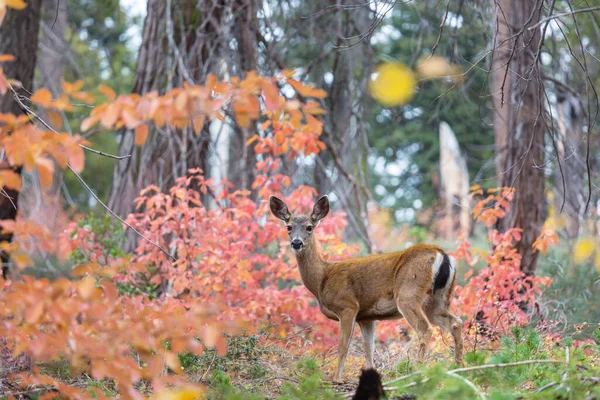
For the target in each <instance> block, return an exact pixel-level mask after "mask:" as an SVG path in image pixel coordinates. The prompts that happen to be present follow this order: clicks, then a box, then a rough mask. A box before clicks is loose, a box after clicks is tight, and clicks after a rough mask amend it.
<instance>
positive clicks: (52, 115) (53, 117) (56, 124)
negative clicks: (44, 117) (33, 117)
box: [48, 111, 62, 129]
mask: <svg viewBox="0 0 600 400" xmlns="http://www.w3.org/2000/svg"><path fill="white" fill-rule="evenodd" d="M48 118H49V119H50V125H52V127H53V128H55V129H60V127H61V126H62V116H61V115H60V114H59V113H57V112H56V111H49V112H48Z"/></svg>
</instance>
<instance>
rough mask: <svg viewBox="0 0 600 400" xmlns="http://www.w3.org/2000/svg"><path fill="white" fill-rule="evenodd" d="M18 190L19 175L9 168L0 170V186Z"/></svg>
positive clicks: (19, 185) (19, 188)
mask: <svg viewBox="0 0 600 400" xmlns="http://www.w3.org/2000/svg"><path fill="white" fill-rule="evenodd" d="M2 186H4V187H6V188H8V189H12V190H16V191H20V190H21V175H19V174H17V173H16V172H14V171H11V170H6V169H4V170H0V187H2Z"/></svg>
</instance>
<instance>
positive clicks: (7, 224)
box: [0, 219, 15, 233]
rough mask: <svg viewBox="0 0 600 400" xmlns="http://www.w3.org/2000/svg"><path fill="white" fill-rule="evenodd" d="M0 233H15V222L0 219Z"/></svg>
mask: <svg viewBox="0 0 600 400" xmlns="http://www.w3.org/2000/svg"><path fill="white" fill-rule="evenodd" d="M0 231H1V232H4V233H12V232H14V231H15V220H14V219H2V220H0Z"/></svg>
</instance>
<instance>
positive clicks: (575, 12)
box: [527, 6, 600, 30]
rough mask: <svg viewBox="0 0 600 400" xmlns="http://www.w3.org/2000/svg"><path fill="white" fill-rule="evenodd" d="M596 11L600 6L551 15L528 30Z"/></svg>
mask: <svg viewBox="0 0 600 400" xmlns="http://www.w3.org/2000/svg"><path fill="white" fill-rule="evenodd" d="M596 10H600V6H598V7H589V8H581V9H579V10H572V11H567V12H564V13H560V14H554V15H551V16H549V17H547V18H544V19H543V20H541V21H540V22H538V23H537V24H534V25H531V26H530V27H529V28H527V29H528V30H532V29H535V28H537V27H538V26H540V25H542V24H544V23H546V22H548V21H550V20H553V19H556V18H561V17H566V16H568V15H574V14H579V13H583V12H591V11H596Z"/></svg>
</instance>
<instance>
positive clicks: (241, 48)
mask: <svg viewBox="0 0 600 400" xmlns="http://www.w3.org/2000/svg"><path fill="white" fill-rule="evenodd" d="M257 9H258V4H257V1H256V0H234V5H233V13H234V26H233V29H234V36H235V39H236V42H237V52H238V54H237V55H238V58H239V61H238V65H239V70H240V75H242V76H244V75H245V74H246V73H247V72H249V71H253V70H256V69H257V67H258V61H257V55H258V44H257V32H258V19H257V18H258V16H257V13H256V12H257ZM257 132H258V131H257V129H256V123H251V124H250V126H249V127H248V128H237V127H236V128H235V129H234V131H233V136H232V138H231V139H232V140H231V141H230V146H231V154H232V155H233V156H232V157H230V159H229V162H230V164H229V168H228V171H229V177H228V179H229V181H230V182H231V183H233V184H234V187H235V188H236V189H242V190H251V186H252V183H253V182H254V178H255V176H256V174H255V164H256V154H255V152H254V146H246V142H247V141H248V139H250V138H251V137H253V136H254V135H256V133H257Z"/></svg>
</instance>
